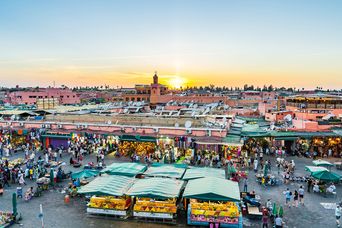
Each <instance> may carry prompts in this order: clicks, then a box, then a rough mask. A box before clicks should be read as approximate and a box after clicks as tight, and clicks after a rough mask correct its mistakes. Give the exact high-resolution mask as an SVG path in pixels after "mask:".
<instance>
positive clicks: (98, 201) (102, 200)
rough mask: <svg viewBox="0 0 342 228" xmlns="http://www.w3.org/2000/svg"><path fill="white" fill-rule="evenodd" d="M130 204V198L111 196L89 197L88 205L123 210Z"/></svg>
mask: <svg viewBox="0 0 342 228" xmlns="http://www.w3.org/2000/svg"><path fill="white" fill-rule="evenodd" d="M130 204H131V199H130V198H129V197H128V198H124V197H122V198H115V197H112V196H106V197H95V196H93V197H91V198H90V202H89V204H88V207H91V208H101V209H112V210H119V211H124V210H127V208H128V207H129V206H130Z"/></svg>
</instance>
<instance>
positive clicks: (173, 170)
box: [144, 165, 185, 179]
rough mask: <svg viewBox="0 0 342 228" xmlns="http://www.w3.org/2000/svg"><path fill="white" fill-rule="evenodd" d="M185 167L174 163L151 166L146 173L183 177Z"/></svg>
mask: <svg viewBox="0 0 342 228" xmlns="http://www.w3.org/2000/svg"><path fill="white" fill-rule="evenodd" d="M184 172H185V168H178V167H177V166H174V165H158V166H151V167H149V168H148V169H147V170H146V172H145V173H144V174H146V175H147V176H151V177H171V178H178V179H180V178H182V177H183V175H184Z"/></svg>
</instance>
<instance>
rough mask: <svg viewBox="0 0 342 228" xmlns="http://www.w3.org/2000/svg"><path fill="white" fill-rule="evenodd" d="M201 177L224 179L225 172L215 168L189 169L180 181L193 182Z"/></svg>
mask: <svg viewBox="0 0 342 228" xmlns="http://www.w3.org/2000/svg"><path fill="white" fill-rule="evenodd" d="M203 177H217V178H221V179H225V172H224V170H223V169H217V168H199V167H189V169H187V170H186V172H185V174H184V176H183V178H182V180H193V179H197V178H203Z"/></svg>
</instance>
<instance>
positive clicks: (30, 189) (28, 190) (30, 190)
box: [25, 187, 33, 198]
mask: <svg viewBox="0 0 342 228" xmlns="http://www.w3.org/2000/svg"><path fill="white" fill-rule="evenodd" d="M25 195H26V196H27V197H29V198H31V197H32V195H33V187H30V188H28V189H27V190H26V192H25Z"/></svg>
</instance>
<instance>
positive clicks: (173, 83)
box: [168, 76, 186, 89]
mask: <svg viewBox="0 0 342 228" xmlns="http://www.w3.org/2000/svg"><path fill="white" fill-rule="evenodd" d="M185 82H186V80H185V79H184V78H182V77H180V76H175V77H173V78H171V79H170V80H169V81H168V84H169V86H170V87H171V88H175V89H180V88H181V87H184V85H185Z"/></svg>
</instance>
